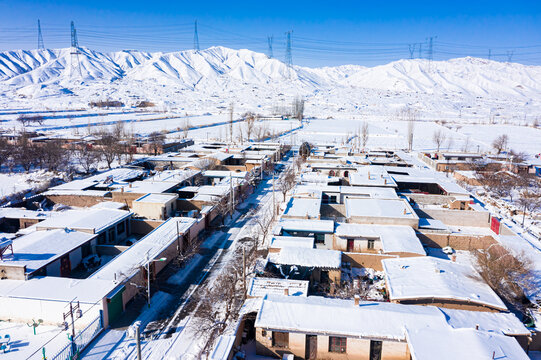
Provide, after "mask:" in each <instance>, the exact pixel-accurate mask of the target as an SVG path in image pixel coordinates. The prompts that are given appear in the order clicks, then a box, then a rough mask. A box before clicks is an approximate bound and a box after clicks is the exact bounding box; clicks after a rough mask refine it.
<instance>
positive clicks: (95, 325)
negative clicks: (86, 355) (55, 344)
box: [50, 316, 103, 360]
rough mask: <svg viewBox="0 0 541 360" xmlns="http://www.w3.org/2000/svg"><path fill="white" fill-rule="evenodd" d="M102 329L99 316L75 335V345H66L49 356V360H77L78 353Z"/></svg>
mask: <svg viewBox="0 0 541 360" xmlns="http://www.w3.org/2000/svg"><path fill="white" fill-rule="evenodd" d="M102 329H103V323H102V321H101V316H98V317H97V318H96V319H94V321H92V322H91V323H90V324H88V326H87V327H85V328H84V329H83V330H82V331H80V332H79V333H78V334H77V335H75V341H74V343H75V345H74V346H73V345H72V343H71V342H70V343H68V344H66V346H64V347H63V348H62V350H60V351H58V352H57V353H56V354H55V355H53V356H51V357H50V359H51V360H74V359H78V357H79V353H80V352H81V351H82V350H83V349H84V348H85V347H86V346H87V345H88V344H89V343H90V342H91V341H92V340H94V338H95V337H96V336H97V335H98V334H99V333H100V331H101V330H102Z"/></svg>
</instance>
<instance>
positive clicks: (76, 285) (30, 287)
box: [0, 276, 117, 304]
mask: <svg viewBox="0 0 541 360" xmlns="http://www.w3.org/2000/svg"><path fill="white" fill-rule="evenodd" d="M116 286H117V284H114V283H113V282H112V281H105V280H96V279H82V280H80V279H70V278H65V277H56V276H45V277H34V278H32V279H30V280H27V281H25V280H2V281H0V294H1V295H2V297H13V298H24V299H41V300H51V301H65V302H69V301H72V300H73V299H77V301H80V302H81V303H86V304H95V303H96V302H98V301H99V300H101V299H103V298H104V297H105V296H106V295H107V294H109V293H110V292H111V291H113V290H114V289H115V288H116Z"/></svg>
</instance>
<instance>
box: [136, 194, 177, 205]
mask: <svg viewBox="0 0 541 360" xmlns="http://www.w3.org/2000/svg"><path fill="white" fill-rule="evenodd" d="M176 198H178V195H177V194H146V195H143V196H141V197H140V198H138V199H137V200H135V201H136V202H139V203H151V204H167V203H169V202H170V201H173V200H176Z"/></svg>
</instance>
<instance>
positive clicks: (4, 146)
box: [0, 136, 11, 170]
mask: <svg viewBox="0 0 541 360" xmlns="http://www.w3.org/2000/svg"><path fill="white" fill-rule="evenodd" d="M10 152H11V145H10V144H8V142H7V140H6V139H5V138H3V137H1V136H0V170H1V169H2V165H5V164H7V162H8V159H9V156H10Z"/></svg>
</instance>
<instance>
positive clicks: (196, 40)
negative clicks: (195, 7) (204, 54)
mask: <svg viewBox="0 0 541 360" xmlns="http://www.w3.org/2000/svg"><path fill="white" fill-rule="evenodd" d="M193 49H194V50H195V51H199V35H198V34H197V20H195V26H194V32H193Z"/></svg>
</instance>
